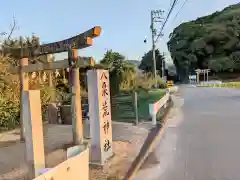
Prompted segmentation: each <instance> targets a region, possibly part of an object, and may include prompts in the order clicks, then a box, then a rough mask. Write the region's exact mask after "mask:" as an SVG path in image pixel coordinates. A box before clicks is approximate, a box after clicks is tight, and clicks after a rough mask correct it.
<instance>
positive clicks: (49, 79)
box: [47, 54, 55, 102]
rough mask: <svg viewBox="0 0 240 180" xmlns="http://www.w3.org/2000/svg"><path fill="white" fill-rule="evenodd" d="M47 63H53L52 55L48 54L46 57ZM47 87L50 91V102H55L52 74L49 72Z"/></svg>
mask: <svg viewBox="0 0 240 180" xmlns="http://www.w3.org/2000/svg"><path fill="white" fill-rule="evenodd" d="M47 62H48V63H52V62H53V55H52V54H48V55H47ZM48 86H49V87H50V89H51V100H50V101H51V102H55V92H54V89H53V88H54V86H53V72H52V71H51V70H50V71H48Z"/></svg>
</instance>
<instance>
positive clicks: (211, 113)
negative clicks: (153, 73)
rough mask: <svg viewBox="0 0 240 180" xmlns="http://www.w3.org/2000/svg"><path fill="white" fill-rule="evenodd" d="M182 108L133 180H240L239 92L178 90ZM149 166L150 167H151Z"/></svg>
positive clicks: (206, 89)
mask: <svg viewBox="0 0 240 180" xmlns="http://www.w3.org/2000/svg"><path fill="white" fill-rule="evenodd" d="M180 91H181V94H182V97H183V98H184V105H183V106H182V107H181V110H180V111H179V113H178V115H177V116H176V117H175V118H173V119H170V120H169V122H168V126H167V128H166V131H165V134H164V137H163V138H162V140H161V141H160V142H159V144H158V145H157V147H156V149H155V151H154V153H153V154H154V157H155V158H156V159H158V161H159V162H160V163H159V164H157V165H153V166H150V167H146V168H143V169H142V170H141V171H140V172H139V173H138V175H137V177H136V179H143V177H144V179H148V180H239V179H240V90H238V89H223V88H222V89H220V88H193V87H186V86H182V87H181V88H180ZM150 164H151V163H150Z"/></svg>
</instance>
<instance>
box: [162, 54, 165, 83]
mask: <svg viewBox="0 0 240 180" xmlns="http://www.w3.org/2000/svg"><path fill="white" fill-rule="evenodd" d="M164 71H165V62H164V53H163V58H162V79H163V78H164V74H165V72H164Z"/></svg>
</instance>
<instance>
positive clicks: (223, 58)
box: [168, 3, 240, 80]
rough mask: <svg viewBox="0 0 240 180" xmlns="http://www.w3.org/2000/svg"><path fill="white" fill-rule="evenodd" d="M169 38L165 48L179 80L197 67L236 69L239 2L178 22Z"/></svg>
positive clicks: (239, 55)
mask: <svg viewBox="0 0 240 180" xmlns="http://www.w3.org/2000/svg"><path fill="white" fill-rule="evenodd" d="M169 38H170V40H169V42H168V49H169V51H170V53H171V56H172V59H173V62H174V64H175V66H176V70H177V73H178V75H179V77H180V79H182V80H183V79H186V77H187V76H188V74H189V73H190V72H192V71H193V70H194V69H197V68H210V69H211V70H212V72H214V73H223V72H240V3H238V4H235V5H231V6H229V7H226V8H225V9H223V10H222V11H217V12H215V13H213V14H211V15H208V16H204V17H200V18H198V19H196V20H194V21H190V22H186V23H182V24H180V25H179V26H178V27H176V28H175V29H174V30H173V32H172V33H171V34H170V36H169Z"/></svg>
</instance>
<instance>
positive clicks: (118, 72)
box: [100, 50, 136, 94]
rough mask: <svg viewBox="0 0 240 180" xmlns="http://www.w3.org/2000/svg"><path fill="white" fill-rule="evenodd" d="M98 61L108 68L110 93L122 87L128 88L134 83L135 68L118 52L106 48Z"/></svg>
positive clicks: (116, 91)
mask: <svg viewBox="0 0 240 180" xmlns="http://www.w3.org/2000/svg"><path fill="white" fill-rule="evenodd" d="M100 63H101V64H102V65H103V66H105V67H108V68H109V71H110V84H111V91H112V94H115V93H118V92H119V91H120V89H122V88H130V87H132V86H134V84H135V78H136V69H135V67H134V65H133V64H131V63H129V62H128V61H126V60H125V57H124V56H123V55H121V54H120V53H118V52H114V51H112V50H108V51H107V52H106V53H105V55H104V57H103V59H102V60H101V61H100Z"/></svg>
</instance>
